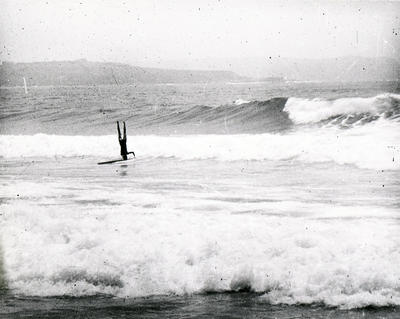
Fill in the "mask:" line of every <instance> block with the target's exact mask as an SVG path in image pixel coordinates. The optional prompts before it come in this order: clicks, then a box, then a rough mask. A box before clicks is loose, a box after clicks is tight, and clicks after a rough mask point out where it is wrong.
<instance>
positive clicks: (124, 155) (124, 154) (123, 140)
mask: <svg viewBox="0 0 400 319" xmlns="http://www.w3.org/2000/svg"><path fill="white" fill-rule="evenodd" d="M123 123H124V135H123V136H122V137H121V130H120V129H119V122H118V121H117V129H118V141H119V145H120V146H121V156H122V159H123V160H124V161H126V160H127V159H128V154H133V156H135V152H128V150H127V148H126V126H125V122H123ZM135 157H136V156H135Z"/></svg>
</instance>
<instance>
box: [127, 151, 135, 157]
mask: <svg viewBox="0 0 400 319" xmlns="http://www.w3.org/2000/svg"><path fill="white" fill-rule="evenodd" d="M128 154H133V156H134V157H136V155H135V152H129V153H128Z"/></svg>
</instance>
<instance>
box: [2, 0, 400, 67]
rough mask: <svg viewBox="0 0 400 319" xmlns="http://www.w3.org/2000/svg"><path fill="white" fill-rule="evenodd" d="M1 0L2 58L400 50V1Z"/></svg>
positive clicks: (146, 58)
mask: <svg viewBox="0 0 400 319" xmlns="http://www.w3.org/2000/svg"><path fill="white" fill-rule="evenodd" d="M0 8H1V9H0V44H1V48H0V60H1V61H14V62H31V61H51V60H74V59H81V58H85V59H88V60H91V61H112V62H124V63H130V64H136V65H140V66H152V67H170V66H171V65H172V66H174V67H179V66H182V67H185V68H196V67H198V66H199V65H204V63H203V64H202V62H204V61H207V60H209V61H214V62H215V61H219V60H221V61H222V60H224V59H230V58H234V59H246V58H249V57H270V56H271V57H278V56H279V57H288V58H311V59H313V58H329V57H340V56H369V57H375V56H388V57H394V58H396V59H398V56H400V54H399V52H400V45H399V42H400V40H399V39H400V35H399V33H400V2H388V1H374V2H370V1H361V2H358V1H335V2H333V1H279V2H277V1H262V0H246V1H235V0H231V1H228V0H212V1H211V0H207V1H200V0H197V1H192V0H169V1H161V0H160V1H154V0H125V1H119V0H90V1H88V0H80V1H79V0H78V1H75V0H48V1H42V0H0ZM214 64H215V63H214ZM217 64H218V62H217ZM215 66H216V67H218V65H215Z"/></svg>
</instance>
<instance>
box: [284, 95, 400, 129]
mask: <svg viewBox="0 0 400 319" xmlns="http://www.w3.org/2000/svg"><path fill="white" fill-rule="evenodd" d="M393 99H394V100H397V101H400V95H398V94H390V93H385V94H380V95H377V96H374V97H370V98H361V97H352V98H341V99H336V100H326V99H320V98H315V99H302V98H289V99H288V101H287V102H286V105H285V108H284V111H286V112H288V113H289V117H290V119H291V120H292V121H293V122H295V123H297V124H305V123H316V122H319V121H321V120H324V119H328V118H330V117H332V116H336V115H341V114H361V113H367V112H368V113H371V114H374V115H379V114H380V113H382V112H384V111H387V110H389V109H390V108H391V107H392V100H393Z"/></svg>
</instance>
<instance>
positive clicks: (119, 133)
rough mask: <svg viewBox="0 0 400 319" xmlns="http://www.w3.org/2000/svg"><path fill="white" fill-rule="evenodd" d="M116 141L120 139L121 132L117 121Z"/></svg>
mask: <svg viewBox="0 0 400 319" xmlns="http://www.w3.org/2000/svg"><path fill="white" fill-rule="evenodd" d="M117 130H118V139H119V140H120V139H121V130H120V129H119V122H118V121H117Z"/></svg>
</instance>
